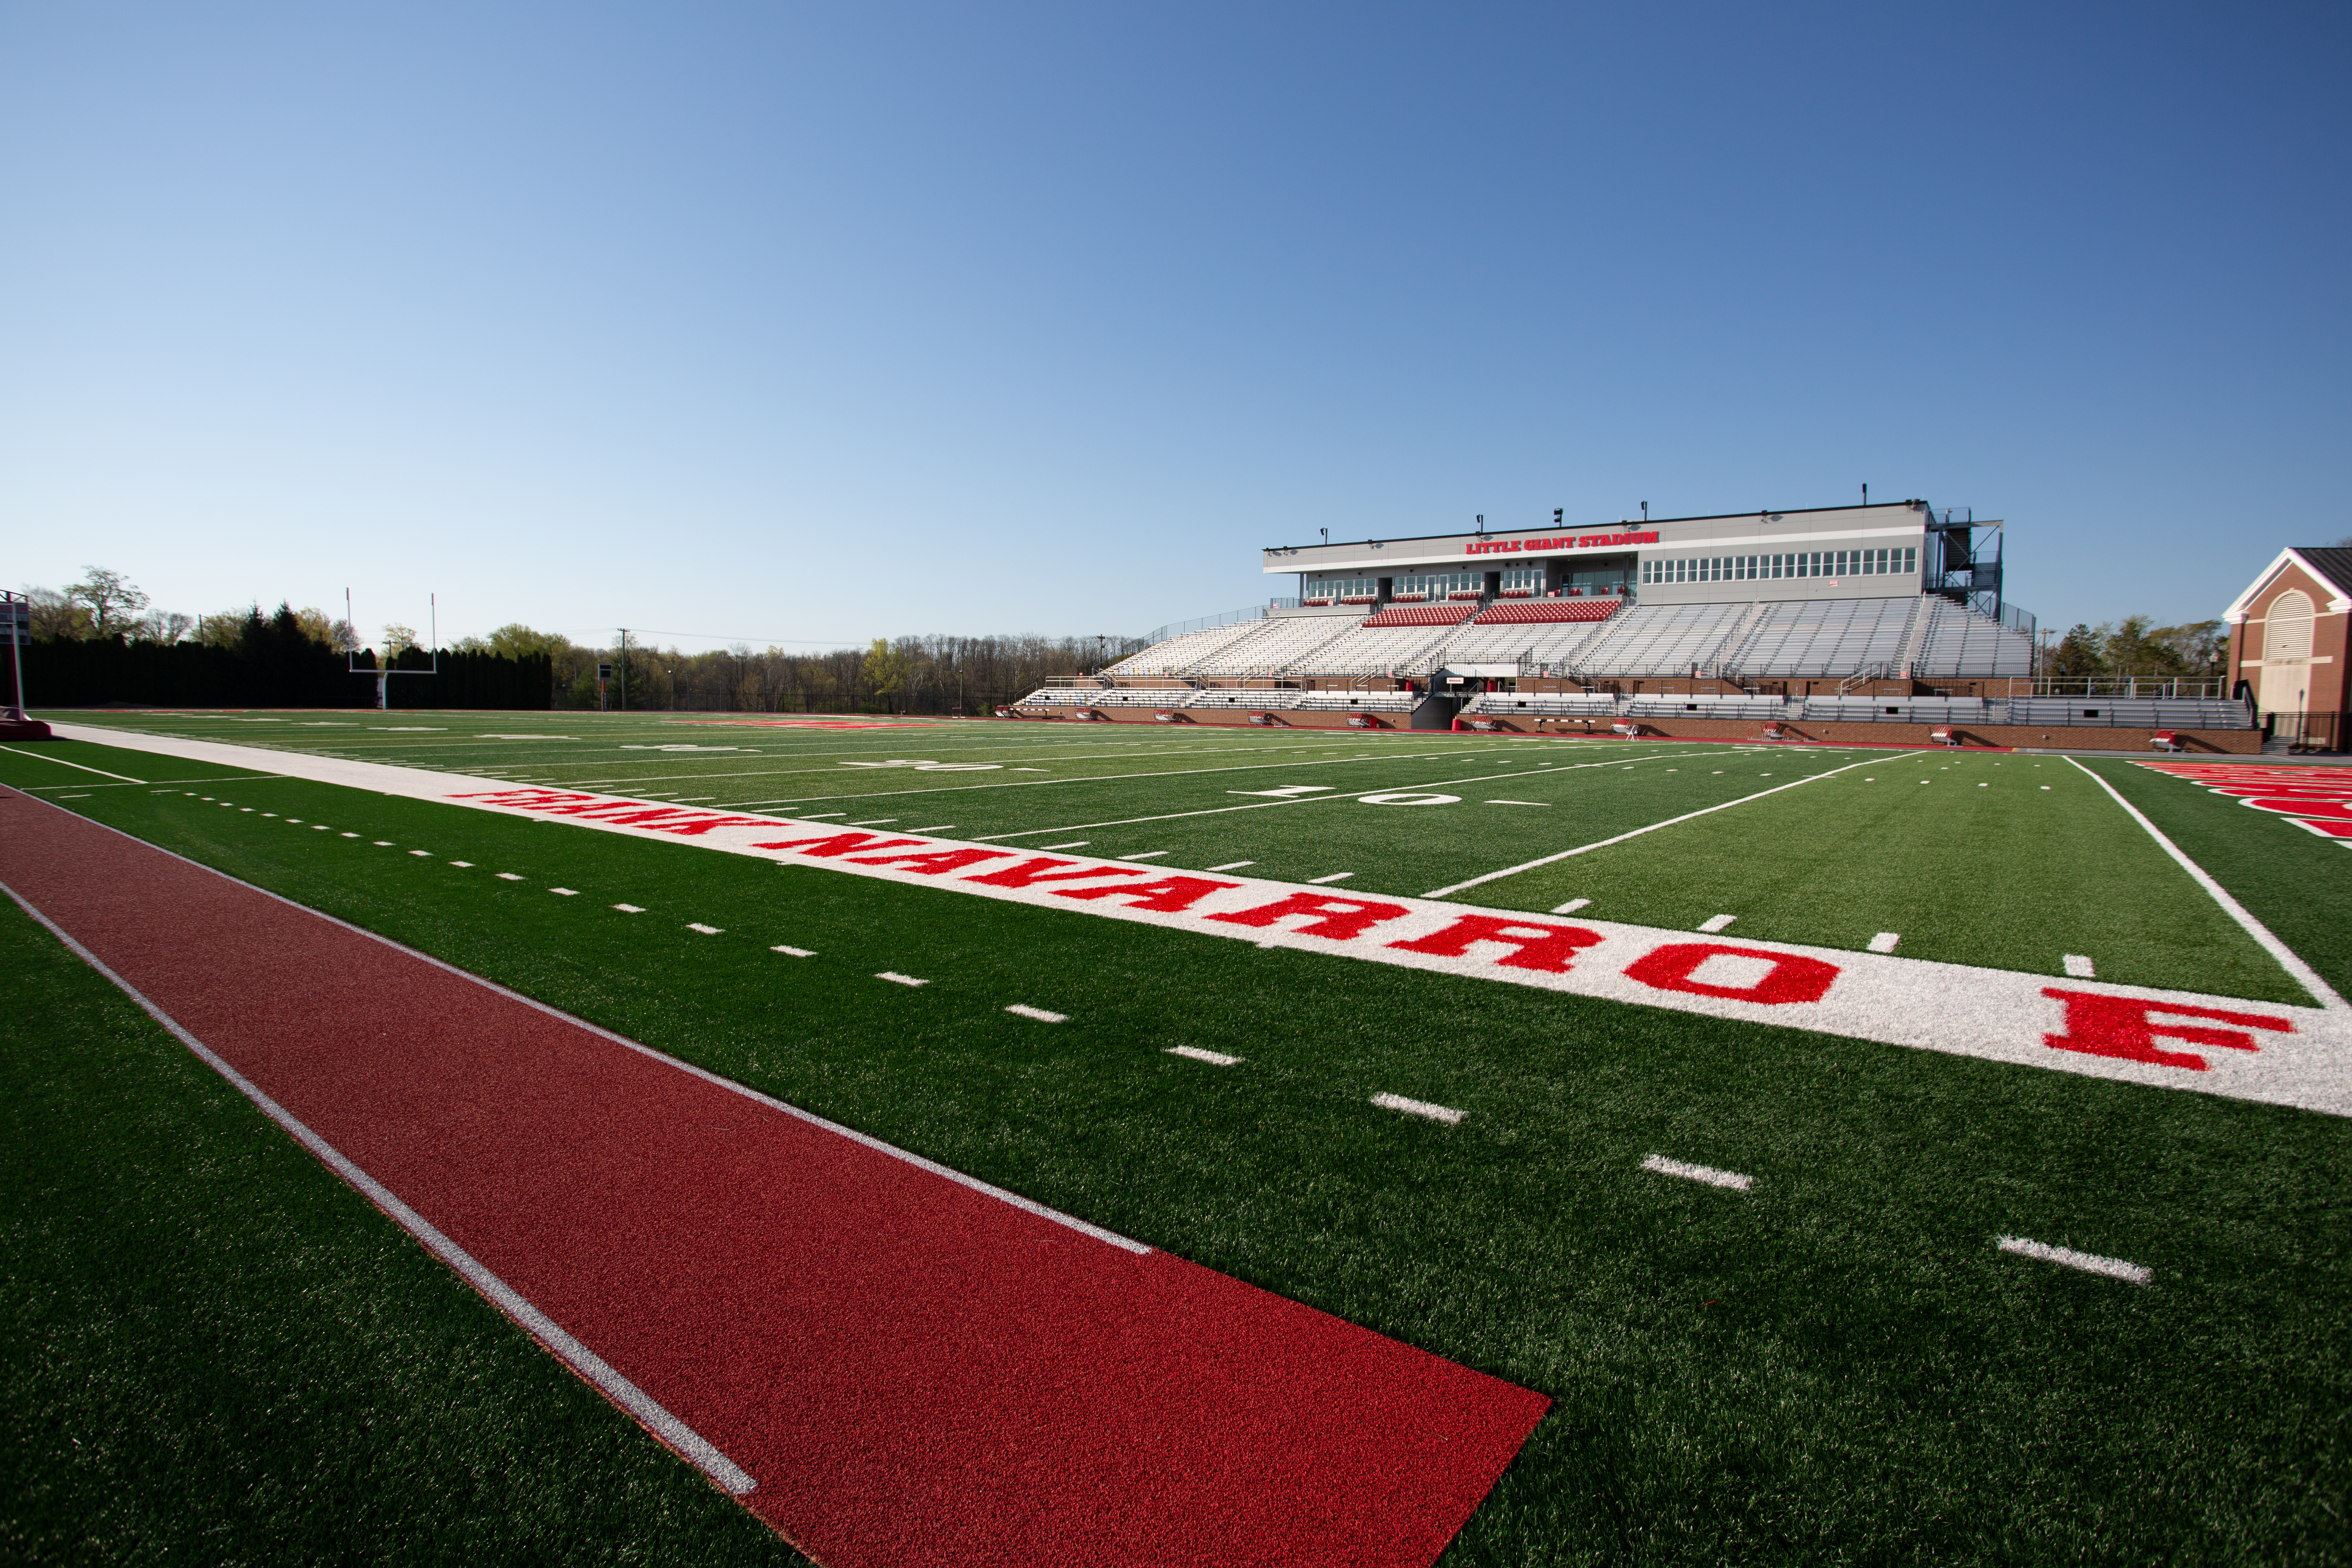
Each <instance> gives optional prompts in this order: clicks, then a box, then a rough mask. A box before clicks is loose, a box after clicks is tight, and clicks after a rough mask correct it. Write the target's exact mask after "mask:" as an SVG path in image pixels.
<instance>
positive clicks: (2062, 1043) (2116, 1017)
mask: <svg viewBox="0 0 2352 1568" xmlns="http://www.w3.org/2000/svg"><path fill="white" fill-rule="evenodd" d="M2042 994H2043V995H2044V996H2048V997H2052V998H2053V999H2055V1000H2056V1001H2058V1002H2061V1003H2063V1004H2064V1005H2065V1008H2066V1032H2065V1033H2064V1034H2063V1035H2044V1036H2042V1044H2044V1045H2046V1046H2049V1047H2052V1048H2053V1049H2055V1050H2061V1051H2081V1052H2082V1053H2083V1054H2084V1055H2085V1056H2093V1057H2120V1058H2123V1059H2124V1060H2126V1061H2133V1062H2155V1063H2157V1064H2158V1066H2161V1067H2168V1068H2189V1070H2190V1071H2191V1072H2204V1071H2205V1070H2207V1069H2206V1067H2205V1058H2203V1057H2200V1056H2197V1055H2195V1054H2194V1053H2192V1052H2189V1051H2166V1050H2159V1049H2158V1048H2157V1044H2156V1037H2158V1035H2165V1036H2169V1037H2171V1038H2173V1039H2176V1040H2187V1041H2188V1042H2189V1044H2190V1045H2194V1046H2221V1047H2226V1048H2228V1049H2230V1050H2233V1051H2252V1050H2259V1049H2261V1048H2262V1047H2259V1046H2257V1045H2255V1044H2254V1041H2253V1037H2252V1036H2251V1035H2247V1034H2244V1033H2242V1032H2241V1031H2242V1030H2246V1029H2267V1030H2269V1031H2271V1032H2272V1033H2273V1034H2280V1035H2292V1034H2294V1020H2293V1019H2292V1018H2280V1017H2274V1016H2271V1015H2269V1014H2266V1013H2225V1012H2223V1011H2221V1009H2220V1008H2218V1007H2190V1006H2186V1005H2181V1004H2179V1003H2173V1002H2143V1001H2140V1000H2139V999H2138V998H2137V997H2133V996H2100V995H2095V994H2092V993H2090V992H2088V991H2061V990H2059V989H2057V988H2056V987H2055V986H2044V987H2043V988H2042ZM2158 1013H2170V1014H2173V1015H2175V1016H2179V1017H2185V1018H2211V1019H2213V1020H2214V1021H2215V1022H2217V1023H2222V1024H2235V1025H2237V1026H2238V1027H2237V1028H2235V1029H2200V1028H2199V1027H2197V1026H2195V1025H2193V1024H2177V1023H2174V1022H2172V1021H2171V1020H2170V1019H2168V1018H2158V1017H2155V1016H2152V1015H2154V1014H2158Z"/></svg>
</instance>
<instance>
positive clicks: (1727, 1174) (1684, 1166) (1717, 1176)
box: [1642, 1154, 1756, 1193]
mask: <svg viewBox="0 0 2352 1568" xmlns="http://www.w3.org/2000/svg"><path fill="white" fill-rule="evenodd" d="M1642 1169H1643V1170H1645V1171H1655V1172H1657V1173H1658V1174H1660V1175H1662V1176H1681V1177H1683V1178H1684V1179H1685V1180H1686V1181H1693V1182H1705V1183H1706V1184H1707V1185H1708V1186H1710V1187H1729V1188H1730V1189H1731V1190H1732V1191H1733V1192H1735V1193H1744V1192H1746V1191H1747V1190H1748V1188H1750V1187H1752V1186H1754V1185H1755V1184H1756V1178H1755V1177H1753V1176H1743V1175H1741V1174H1740V1173H1738V1172H1737V1171H1718V1170H1717V1169H1716V1168H1715V1167H1714V1166H1712V1165H1694V1164H1691V1163H1688V1162H1686V1161H1683V1160H1669V1159H1667V1158H1666V1157H1665V1156H1664V1154H1653V1155H1651V1156H1650V1157H1649V1158H1648V1159H1646V1160H1644V1161H1643V1162H1642Z"/></svg>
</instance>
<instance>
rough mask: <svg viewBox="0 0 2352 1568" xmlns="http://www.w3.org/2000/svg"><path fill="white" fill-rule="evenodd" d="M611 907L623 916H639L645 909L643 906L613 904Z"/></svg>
mask: <svg viewBox="0 0 2352 1568" xmlns="http://www.w3.org/2000/svg"><path fill="white" fill-rule="evenodd" d="M613 907H614V909H616V910H620V911H621V912H622V913H623V914H625V915H641V914H644V913H645V912H646V907H645V906H644V905H643V904H614V906H613Z"/></svg>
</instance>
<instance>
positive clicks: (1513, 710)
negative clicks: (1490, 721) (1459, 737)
mask: <svg viewBox="0 0 2352 1568" xmlns="http://www.w3.org/2000/svg"><path fill="white" fill-rule="evenodd" d="M1462 711H1463V712H1464V713H1465V714H1467V713H1491V714H1494V715H1496V716H1497V717H1503V718H1512V717H1516V718H1521V719H1607V718H1613V717H1614V716H1615V715H1616V712H1617V699H1615V698H1614V697H1612V696H1609V695H1608V694H1607V693H1605V692H1598V691H1594V692H1585V691H1482V692H1480V693H1479V694H1478V695H1477V696H1475V697H1474V698H1472V699H1471V700H1469V701H1467V702H1465V703H1464V704H1463V705H1462Z"/></svg>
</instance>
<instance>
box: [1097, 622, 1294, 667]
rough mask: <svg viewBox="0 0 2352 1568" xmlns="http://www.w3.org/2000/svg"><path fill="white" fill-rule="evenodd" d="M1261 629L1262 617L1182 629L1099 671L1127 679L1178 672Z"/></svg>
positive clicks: (1263, 624)
mask: <svg viewBox="0 0 2352 1568" xmlns="http://www.w3.org/2000/svg"><path fill="white" fill-rule="evenodd" d="M1263 630H1265V621H1264V620H1254V621H1236V622H1234V624H1233V625H1231V626H1211V627H1209V628H1208V629H1207V630H1205V631H1198V632H1186V633H1184V634H1183V635H1182V636H1181V637H1170V638H1169V639H1168V640H1167V641H1165V642H1156V643H1153V644H1152V645H1151V646H1150V647H1148V648H1145V649H1144V650H1143V651H1142V652H1141V653H1138V654H1130V655H1129V656H1128V657H1127V658H1123V659H1121V660H1119V661H1118V663H1117V664H1114V665H1112V666H1111V667H1110V668H1108V669H1107V670H1105V671H1104V672H1103V673H1105V674H1106V675H1112V676H1118V677H1122V678H1124V679H1130V680H1131V679H1136V678H1137V677H1139V676H1147V675H1182V674H1185V673H1187V671H1188V670H1189V668H1190V667H1191V666H1192V664H1194V663H1195V662H1197V661H1198V660H1201V659H1203V658H1209V657H1210V656H1211V655H1213V654H1215V653H1217V652H1219V651H1221V650H1222V649H1224V648H1228V647H1232V646H1233V645H1234V644H1235V643H1237V642H1239V641H1241V640H1242V639H1243V638H1244V637H1251V636H1254V635H1255V634H1256V633H1258V632H1261V631H1263Z"/></svg>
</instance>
